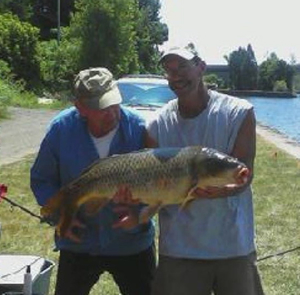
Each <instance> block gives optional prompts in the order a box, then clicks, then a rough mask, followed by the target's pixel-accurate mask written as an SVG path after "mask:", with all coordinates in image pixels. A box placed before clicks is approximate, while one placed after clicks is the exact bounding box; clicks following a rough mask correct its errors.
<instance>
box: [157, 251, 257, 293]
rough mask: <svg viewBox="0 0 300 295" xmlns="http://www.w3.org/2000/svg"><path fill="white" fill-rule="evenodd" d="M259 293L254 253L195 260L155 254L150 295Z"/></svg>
mask: <svg viewBox="0 0 300 295" xmlns="http://www.w3.org/2000/svg"><path fill="white" fill-rule="evenodd" d="M212 292H214V293H213V294H215V295H263V290H262V286H261V282H260V278H259V275H258V270H257V266H256V253H251V254H250V255H248V256H243V257H237V258H231V259H217V260H198V259H182V258H174V257H167V256H160V257H159V266H158V269H157V272H156V275H155V279H154V284H153V291H152V295H171V294H172V295H187V294H188V295H211V294H212Z"/></svg>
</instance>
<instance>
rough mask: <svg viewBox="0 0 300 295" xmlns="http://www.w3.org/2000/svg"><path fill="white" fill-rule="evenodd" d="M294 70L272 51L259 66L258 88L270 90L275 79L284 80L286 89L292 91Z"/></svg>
mask: <svg viewBox="0 0 300 295" xmlns="http://www.w3.org/2000/svg"><path fill="white" fill-rule="evenodd" d="M294 74H295V70H294V68H293V66H291V65H289V64H288V63H287V62H286V61H284V60H282V59H279V58H278V57H277V55H276V54H275V53H274V52H273V53H271V54H270V56H269V57H268V58H267V60H265V61H264V62H262V64H261V65H260V67H259V88H260V89H261V90H266V91H272V90H273V89H274V86H275V83H276V81H284V82H285V83H286V86H287V89H288V90H289V91H293V77H294Z"/></svg>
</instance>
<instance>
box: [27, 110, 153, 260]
mask: <svg viewBox="0 0 300 295" xmlns="http://www.w3.org/2000/svg"><path fill="white" fill-rule="evenodd" d="M144 136H145V124H144V121H143V119H141V118H140V117H139V116H138V115H137V114H135V113H132V112H131V111H129V110H127V109H125V108H124V107H121V120H120V124H119V129H118V131H117V133H116V134H115V136H114V138H113V141H112V143H111V146H110V151H109V154H110V155H112V154H121V153H127V152H131V151H134V150H139V149H141V148H143V147H144ZM98 158H99V156H98V153H97V150H96V148H95V146H94V143H93V141H92V139H91V137H90V135H89V132H88V129H87V126H86V121H85V120H84V118H82V117H81V116H80V114H79V112H78V111H77V109H76V108H75V107H71V108H69V109H66V110H64V111H62V112H61V113H59V114H58V115H57V116H56V117H55V118H54V119H53V120H52V122H51V124H50V126H49V128H48V131H47V133H46V135H45V137H44V139H43V141H42V143H41V146H40V150H39V152H38V155H37V158H36V160H35V162H34V164H33V166H32V168H31V189H32V191H33V193H34V195H35V197H36V200H37V202H38V204H39V205H41V206H43V205H44V204H45V203H46V201H47V200H48V199H49V198H51V197H52V196H54V195H55V193H56V192H57V191H58V190H59V189H60V188H61V187H62V186H64V185H66V184H68V183H69V182H70V181H72V180H73V179H75V178H76V177H78V176H79V175H80V173H81V172H82V171H83V170H84V169H85V168H86V167H88V166H89V165H90V164H91V163H93V162H94V161H95V160H97V159H98ZM112 208H113V204H112V203H110V204H108V205H107V206H105V207H104V208H103V209H101V210H100V212H99V213H98V214H97V215H96V216H94V217H89V218H87V217H86V216H85V215H84V213H83V210H81V212H79V217H80V218H81V220H82V221H84V222H85V223H86V225H87V227H86V229H85V230H84V231H83V234H82V242H81V243H76V242H73V241H71V240H70V239H66V238H58V237H57V236H56V237H55V243H56V248H57V249H67V250H71V251H75V252H81V253H90V254H98V255H131V254H135V253H138V252H140V251H142V250H145V249H146V248H148V247H149V246H150V245H151V244H152V243H153V239H154V226H153V224H152V222H150V223H149V224H148V226H146V227H145V226H139V227H137V228H135V229H133V230H130V231H126V230H123V229H113V228H112V224H113V223H114V222H115V221H116V220H117V216H116V214H115V213H114V212H113V211H112Z"/></svg>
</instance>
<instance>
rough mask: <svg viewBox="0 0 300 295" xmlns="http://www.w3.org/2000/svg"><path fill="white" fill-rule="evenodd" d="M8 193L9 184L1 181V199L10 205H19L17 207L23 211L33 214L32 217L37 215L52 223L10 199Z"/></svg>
mask: <svg viewBox="0 0 300 295" xmlns="http://www.w3.org/2000/svg"><path fill="white" fill-rule="evenodd" d="M6 193H7V186H6V185H4V184H1V183H0V201H1V200H4V201H6V202H8V203H9V204H10V205H12V206H13V207H17V208H19V209H21V210H22V211H23V212H26V213H27V214H29V215H31V216H32V217H35V218H37V219H39V220H40V222H46V223H48V224H49V225H52V223H51V222H50V221H47V220H45V219H44V218H43V217H41V216H40V215H37V214H35V213H34V212H32V211H30V210H29V209H27V208H25V207H24V206H22V205H20V204H18V203H16V202H15V201H12V200H11V199H9V198H8V197H7V196H6Z"/></svg>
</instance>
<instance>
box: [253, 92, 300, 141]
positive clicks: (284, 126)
mask: <svg viewBox="0 0 300 295" xmlns="http://www.w3.org/2000/svg"><path fill="white" fill-rule="evenodd" d="M247 100H248V101H249V102H251V103H252V104H253V106H254V110H255V114H256V119H257V121H258V122H259V123H261V124H263V125H266V126H269V127H271V128H275V129H277V130H278V131H279V132H281V133H283V134H285V135H287V136H288V137H290V138H292V139H294V140H296V141H298V142H299V143H300V95H298V97H297V98H264V97H249V98H247Z"/></svg>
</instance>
